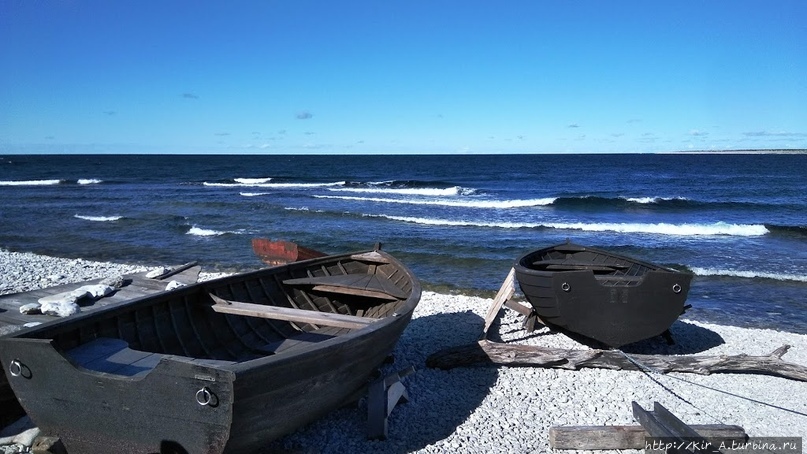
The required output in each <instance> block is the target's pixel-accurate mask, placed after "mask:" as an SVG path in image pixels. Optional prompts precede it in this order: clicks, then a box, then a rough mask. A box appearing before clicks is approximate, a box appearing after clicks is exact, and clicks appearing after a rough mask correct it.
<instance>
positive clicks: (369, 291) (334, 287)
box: [283, 274, 409, 301]
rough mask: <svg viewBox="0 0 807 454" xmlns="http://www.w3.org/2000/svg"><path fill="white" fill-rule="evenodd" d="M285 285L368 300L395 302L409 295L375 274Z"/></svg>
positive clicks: (288, 281)
mask: <svg viewBox="0 0 807 454" xmlns="http://www.w3.org/2000/svg"><path fill="white" fill-rule="evenodd" d="M283 284H285V285H312V286H314V290H317V291H321V292H330V293H341V294H344V295H356V296H367V297H370V298H378V299H384V300H388V301H395V300H396V299H406V298H407V297H408V296H409V295H407V294H406V292H404V291H402V290H401V289H399V288H398V287H396V286H395V285H394V284H393V283H392V282H390V281H389V280H388V279H385V278H379V277H378V276H377V275H375V274H337V275H332V276H316V277H303V278H298V279H286V280H284V281H283Z"/></svg>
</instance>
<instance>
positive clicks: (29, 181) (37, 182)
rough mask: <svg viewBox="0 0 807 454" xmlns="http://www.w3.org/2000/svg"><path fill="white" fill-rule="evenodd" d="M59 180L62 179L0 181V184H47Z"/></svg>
mask: <svg viewBox="0 0 807 454" xmlns="http://www.w3.org/2000/svg"><path fill="white" fill-rule="evenodd" d="M61 182H62V180H25V181H0V186H49V185H53V184H59V183H61Z"/></svg>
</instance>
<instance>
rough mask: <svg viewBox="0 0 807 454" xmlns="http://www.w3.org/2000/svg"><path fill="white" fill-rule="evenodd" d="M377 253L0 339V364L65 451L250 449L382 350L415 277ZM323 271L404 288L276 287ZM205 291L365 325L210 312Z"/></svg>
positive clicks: (342, 385) (324, 399) (408, 305)
mask: <svg viewBox="0 0 807 454" xmlns="http://www.w3.org/2000/svg"><path fill="white" fill-rule="evenodd" d="M375 254H376V256H375V257H376V259H378V258H379V257H380V260H379V261H377V262H373V261H372V260H370V262H369V263H368V262H367V261H363V260H358V261H357V260H354V259H351V258H350V257H351V256H350V255H345V256H331V257H325V258H321V259H315V260H309V261H306V262H296V263H293V264H289V265H286V266H283V267H276V268H272V269H266V270H261V271H259V272H253V273H247V274H245V275H239V276H233V277H228V278H223V279H219V280H216V281H210V282H206V283H203V284H197V285H194V286H188V287H185V288H181V289H178V290H173V291H170V292H166V293H165V294H163V295H155V296H151V297H146V298H142V299H139V300H136V301H132V302H130V303H127V304H123V305H120V306H116V307H110V308H106V309H104V310H101V311H98V312H96V313H92V314H86V315H85V314H81V315H79V316H76V317H75V318H72V317H71V318H70V319H65V320H64V321H61V322H53V323H50V324H48V325H47V326H45V325H42V326H40V327H36V328H33V329H30V330H25V331H22V332H20V333H15V335H14V336H12V337H9V338H4V339H2V340H0V360H2V363H3V365H4V368H6V370H7V372H8V375H9V377H8V378H9V382H10V383H11V386H12V387H13V389H14V392H15V393H16V395H17V397H18V399H19V401H20V403H21V404H22V406H23V407H24V408H25V410H26V412H27V413H28V414H29V416H30V417H31V418H32V420H33V421H34V422H35V423H36V424H37V425H38V426H39V427H40V429H41V430H42V432H43V433H45V434H48V435H53V436H58V437H60V438H61V439H62V442H63V443H64V444H65V446H66V448H67V450H68V452H81V453H106V452H118V453H143V452H192V453H221V452H226V453H230V452H232V453H242V452H244V453H246V452H255V451H256V450H259V449H260V448H261V447H262V446H265V445H266V444H267V443H268V442H270V441H271V440H274V439H277V438H278V437H281V436H283V435H285V434H287V433H290V432H292V431H294V430H296V429H297V428H299V427H301V426H303V425H305V424H307V423H310V422H312V421H314V420H316V419H318V418H320V417H321V416H323V415H325V414H327V413H328V412H330V411H332V410H334V409H336V408H338V407H339V406H341V405H344V404H345V403H346V399H347V398H349V397H351V396H352V395H354V394H355V393H356V392H357V391H359V390H360V389H361V388H362V387H363V386H364V385H366V384H367V383H368V380H369V379H370V377H371V375H372V374H373V372H374V371H375V370H376V369H377V368H378V367H379V366H380V364H381V363H382V362H383V361H384V359H385V358H386V357H387V356H388V355H389V354H390V353H391V352H392V350H393V348H394V347H395V344H396V342H397V340H398V338H399V337H400V335H401V333H402V332H403V331H404V329H405V328H406V326H407V324H408V322H409V321H410V319H411V317H412V312H413V310H414V307H415V306H416V304H417V302H418V301H419V297H420V285H419V283H418V282H417V280H416V279H415V278H414V276H413V275H412V274H411V273H410V272H409V271H408V270H407V269H406V268H404V267H403V266H402V265H400V264H399V263H398V262H397V261H395V260H394V259H392V258H391V257H390V256H389V255H387V254H383V255H379V253H377V252H376V253H375ZM354 256H355V254H354ZM364 257H366V255H365V256H364ZM323 272H325V274H330V273H339V272H341V273H344V274H351V273H357V274H361V273H376V274H377V275H378V276H381V277H382V278H384V279H387V278H389V279H388V280H389V282H391V283H393V284H394V285H395V286H397V287H398V288H399V290H400V291H401V292H403V293H405V295H406V296H405V298H397V299H396V298H392V297H391V298H389V299H388V300H386V301H383V302H382V301H380V300H378V299H377V298H375V299H374V298H367V297H355V296H350V295H344V294H340V295H338V296H334V295H332V294H330V293H327V292H326V293H323V291H316V290H312V289H311V288H308V287H305V286H303V287H300V286H296V285H295V286H289V285H286V284H284V281H288V282H293V281H295V280H296V281H299V280H301V279H303V280H305V278H306V277H311V276H316V275H317V274H322V273H323ZM209 295H216V296H218V297H220V298H227V299H231V300H240V301H245V300H248V299H249V300H250V301H252V302H254V303H257V304H266V305H268V303H269V302H270V301H271V302H272V303H273V304H278V305H283V304H284V303H285V304H291V305H292V306H294V307H295V308H298V309H300V312H301V313H308V311H317V310H316V309H315V308H317V307H318V308H319V309H320V311H322V312H326V311H328V310H333V311H334V312H338V313H342V314H354V316H355V317H359V316H360V315H358V314H364V315H365V316H367V317H372V318H373V321H372V323H369V324H367V325H366V326H364V327H361V328H355V329H351V328H340V327H323V326H315V325H313V324H312V323H306V322H303V321H299V320H298V321H296V322H295V321H282V320H276V319H273V320H265V319H262V318H253V317H245V316H239V315H231V314H220V313H217V312H216V311H214V310H211V309H212V308H214V307H215V305H214V304H213V300H212V299H211V296H209ZM306 305H307V306H306ZM304 306H305V307H304ZM303 309H305V310H303ZM282 349H284V350H282ZM137 358H140V359H137ZM122 364H123V365H122Z"/></svg>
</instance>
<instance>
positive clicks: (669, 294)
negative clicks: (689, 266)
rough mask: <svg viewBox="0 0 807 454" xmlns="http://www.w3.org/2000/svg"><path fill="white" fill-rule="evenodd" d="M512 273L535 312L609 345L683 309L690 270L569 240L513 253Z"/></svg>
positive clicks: (661, 328)
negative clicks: (517, 254)
mask: <svg viewBox="0 0 807 454" xmlns="http://www.w3.org/2000/svg"><path fill="white" fill-rule="evenodd" d="M515 270H516V278H517V279H518V283H519V285H520V287H521V291H522V292H523V293H524V296H526V298H527V300H528V301H529V302H530V304H531V305H532V307H533V309H534V311H535V313H536V314H537V316H538V318H539V319H540V320H541V321H542V322H543V323H544V324H546V325H547V326H550V327H554V328H560V329H562V330H565V331H569V332H572V333H577V334H579V335H582V336H584V337H587V338H590V339H594V340H596V341H599V342H602V343H604V344H606V345H608V346H610V347H620V346H622V345H626V344H630V343H632V342H637V341H640V340H643V339H648V338H651V337H654V336H657V335H659V334H662V333H664V332H665V331H667V330H668V329H669V327H670V326H671V325H672V324H673V322H675V321H676V320H677V319H678V317H679V316H680V315H681V314H682V313H683V311H684V302H685V301H686V298H687V293H688V292H689V284H690V282H691V280H692V275H691V274H689V273H683V272H679V271H676V270H673V269H670V268H666V267H663V266H659V265H655V264H652V263H647V262H643V261H640V260H636V259H633V258H629V257H624V256H621V255H617V254H613V253H610V252H608V251H604V250H601V249H596V248H591V247H584V246H580V245H577V244H573V243H566V244H560V245H557V246H552V247H548V248H545V249H540V250H537V251H533V252H530V253H528V254H526V255H524V256H522V257H521V258H519V259H518V261H517V262H516V265H515Z"/></svg>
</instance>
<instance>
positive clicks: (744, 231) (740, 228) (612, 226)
mask: <svg viewBox="0 0 807 454" xmlns="http://www.w3.org/2000/svg"><path fill="white" fill-rule="evenodd" d="M368 216H374V217H383V218H387V219H390V220H393V221H402V222H411V223H415V224H423V225H439V226H458V227H459V226H463V227H497V228H506V229H521V228H539V227H546V228H553V229H561V230H582V231H586V232H618V233H647V234H655V235H671V236H701V235H702V236H719V235H726V236H760V235H765V234H766V233H768V229H766V228H765V226H763V225H737V224H726V223H723V222H717V223H714V224H664V223H661V224H627V223H623V224H617V223H589V224H587V223H582V222H578V223H561V222H557V223H520V222H478V221H468V220H451V219H435V218H421V217H409V216H389V215H368Z"/></svg>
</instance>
